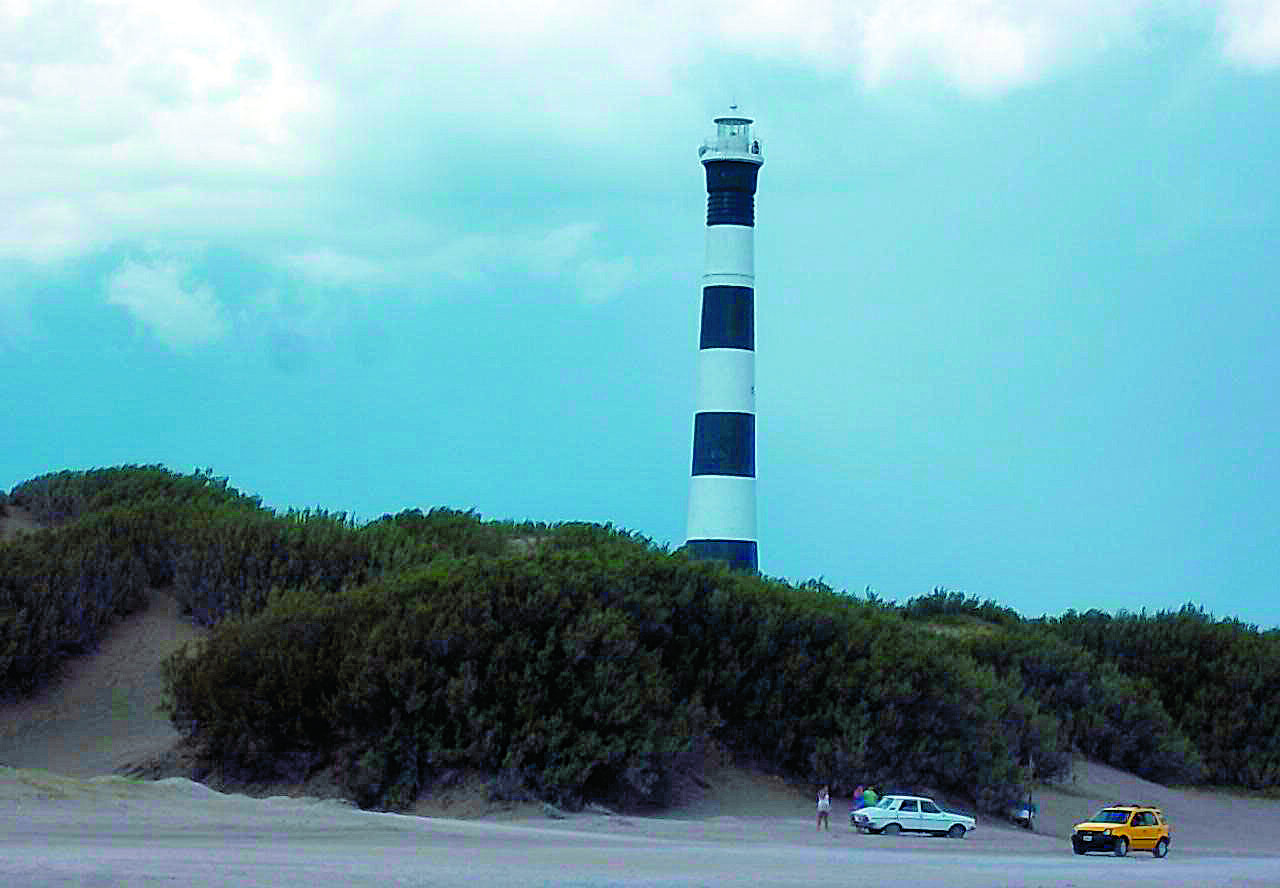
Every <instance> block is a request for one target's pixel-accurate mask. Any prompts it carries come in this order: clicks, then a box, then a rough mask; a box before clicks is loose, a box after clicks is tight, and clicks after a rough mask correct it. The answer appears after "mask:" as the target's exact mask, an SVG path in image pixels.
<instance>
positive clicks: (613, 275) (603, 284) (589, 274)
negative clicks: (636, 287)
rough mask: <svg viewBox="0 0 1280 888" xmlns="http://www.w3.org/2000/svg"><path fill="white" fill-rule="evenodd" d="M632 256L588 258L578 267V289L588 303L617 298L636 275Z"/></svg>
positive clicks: (592, 303) (598, 302)
mask: <svg viewBox="0 0 1280 888" xmlns="http://www.w3.org/2000/svg"><path fill="white" fill-rule="evenodd" d="M635 273H636V266H635V263H634V262H633V261H631V257H630V256H623V257H621V258H619V259H587V260H585V261H584V262H583V263H582V265H581V266H580V267H579V268H578V291H579V293H580V295H581V298H582V301H583V302H585V303H587V304H588V305H599V304H601V303H604V302H610V301H612V300H613V299H616V298H617V297H618V295H619V294H620V293H622V291H623V290H625V289H626V287H627V286H628V285H629V284H630V283H631V281H632V279H633V278H634V277H635Z"/></svg>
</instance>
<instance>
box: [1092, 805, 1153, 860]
mask: <svg viewBox="0 0 1280 888" xmlns="http://www.w3.org/2000/svg"><path fill="white" fill-rule="evenodd" d="M1170 839H1171V834H1170V829H1169V821H1168V820H1166V819H1165V816H1164V814H1163V813H1162V812H1161V811H1160V809H1159V808H1156V807H1155V806H1153V805H1109V806H1108V807H1106V808H1103V809H1102V810H1101V811H1099V812H1098V813H1097V814H1094V815H1093V817H1092V818H1090V819H1089V820H1086V821H1085V822H1084V823H1077V824H1076V825H1075V827H1074V828H1073V829H1072V830H1071V847H1072V849H1074V850H1075V852H1076V853H1077V854H1087V853H1089V852H1090V851H1109V852H1110V853H1112V854H1114V855H1115V856H1116V857H1124V856H1125V855H1126V854H1128V853H1129V849H1130V848H1132V849H1133V850H1134V851H1150V852H1151V853H1152V855H1153V856H1155V857H1164V856H1165V855H1166V854H1168V853H1169V842H1170Z"/></svg>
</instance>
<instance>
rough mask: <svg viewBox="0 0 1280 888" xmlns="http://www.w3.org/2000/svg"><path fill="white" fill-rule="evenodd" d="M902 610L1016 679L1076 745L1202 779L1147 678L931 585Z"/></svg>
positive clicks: (1143, 770)
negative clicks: (1127, 673) (1130, 672)
mask: <svg viewBox="0 0 1280 888" xmlns="http://www.w3.org/2000/svg"><path fill="white" fill-rule="evenodd" d="M902 612H903V613H904V614H905V615H907V616H909V617H910V618H912V619H914V620H925V621H929V625H930V626H931V628H932V629H933V630H934V631H936V632H941V633H944V634H945V635H946V636H947V637H948V638H950V639H951V640H952V642H953V643H955V644H957V645H959V646H960V647H961V649H962V650H964V651H965V652H966V653H967V654H968V655H969V656H971V657H973V658H974V659H975V660H976V661H978V662H979V663H983V664H985V665H987V666H990V667H991V668H992V669H994V670H995V672H996V673H997V674H998V675H1000V676H1002V677H1005V678H1007V679H1008V680H1010V681H1013V682H1015V683H1016V684H1017V685H1018V686H1019V687H1021V688H1022V690H1023V692H1024V693H1025V694H1027V695H1028V696H1029V697H1030V698H1032V699H1034V700H1036V701H1037V702H1038V703H1039V705H1040V706H1041V707H1043V708H1044V710H1045V711H1046V712H1048V713H1050V714H1052V715H1053V716H1054V717H1055V718H1056V719H1057V722H1058V725H1059V731H1060V734H1061V740H1062V743H1061V746H1060V748H1061V749H1062V750H1075V751H1078V752H1081V753H1084V754H1085V755H1088V756H1090V757H1092V758H1095V759H1097V760H1099V761H1102V762H1105V763H1107V764H1110V765H1114V766H1115V767H1117V768H1123V769H1124V770H1127V771H1131V772H1133V773H1135V774H1138V775H1139V776H1141V777H1145V778H1147V779H1149V780H1154V781H1157V782H1162V783H1164V782H1171V781H1181V782H1194V781H1196V780H1198V779H1199V778H1200V777H1201V776H1202V769H1203V765H1202V760H1201V755H1200V753H1199V751H1198V750H1197V748H1196V746H1195V745H1194V744H1193V743H1192V742H1191V741H1190V740H1189V739H1188V737H1187V735H1186V734H1185V733H1184V732H1183V731H1181V730H1179V729H1178V727H1176V726H1175V723H1174V719H1173V718H1171V717H1170V714H1169V712H1168V711H1166V709H1165V708H1164V707H1163V706H1162V705H1161V702H1160V697H1159V694H1158V693H1157V692H1156V690H1155V688H1154V687H1153V686H1152V683H1151V676H1148V675H1145V674H1143V673H1140V672H1139V673H1132V674H1129V675H1126V674H1124V673H1123V672H1122V671H1121V670H1120V669H1119V667H1118V666H1117V665H1116V664H1115V663H1113V662H1111V661H1110V660H1108V659H1107V658H1105V657H1100V656H1098V655H1097V654H1096V653H1094V652H1092V651H1089V650H1086V649H1085V648H1082V647H1080V646H1079V645H1074V644H1071V643H1069V642H1067V641H1065V640H1064V639H1062V638H1061V637H1058V636H1057V635H1054V634H1053V633H1051V632H1050V631H1048V630H1047V629H1046V628H1045V627H1044V626H1043V625H1041V624H1040V623H1038V622H1032V621H1025V620H1023V619H1022V618H1021V617H1019V616H1018V615H1017V614H1016V613H1015V612H1014V611H1011V610H1009V609H1007V608H1003V607H1000V606H999V605H997V604H995V603H994V602H991V601H981V602H980V601H978V599H977V598H966V597H965V596H964V595H962V594H960V593H957V592H948V591H947V590H944V589H939V590H935V591H934V593H933V594H932V595H928V596H924V597H921V598H916V599H912V600H911V601H909V602H908V603H907V604H906V605H905V606H904V607H903V608H902Z"/></svg>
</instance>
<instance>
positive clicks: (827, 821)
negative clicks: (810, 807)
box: [818, 786, 831, 832]
mask: <svg viewBox="0 0 1280 888" xmlns="http://www.w3.org/2000/svg"><path fill="white" fill-rule="evenodd" d="M824 826H825V827H826V828H827V832H831V792H830V791H829V790H828V788H827V787H825V786H824V787H822V789H820V790H818V829H822V828H823V827H824Z"/></svg>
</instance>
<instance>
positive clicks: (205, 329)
mask: <svg viewBox="0 0 1280 888" xmlns="http://www.w3.org/2000/svg"><path fill="white" fill-rule="evenodd" d="M185 277H186V270H185V269H184V268H183V266H182V265H181V264H180V263H179V262H178V261H177V260H174V259H158V260H154V261H135V260H128V261H126V262H125V263H124V264H123V265H121V266H120V268H118V269H117V270H116V271H115V273H114V274H112V275H111V277H110V279H109V280H108V282H107V302H108V303H110V304H111V305H118V306H120V307H122V308H124V309H126V310H128V312H129V313H130V314H132V315H133V316H134V317H135V318H136V319H137V320H138V321H140V322H141V323H142V324H143V325H144V326H146V327H147V328H148V329H150V330H151V332H152V333H153V334H155V336H156V338H157V339H159V340H160V341H161V342H163V343H164V344H165V345H168V346H169V347H170V348H177V349H185V348H190V347H192V346H197V345H208V344H210V343H212V342H216V341H217V340H219V339H221V338H222V337H223V336H224V335H225V334H226V333H227V330H228V324H227V321H226V319H225V312H224V311H223V308H222V306H221V305H220V304H219V302H218V300H217V298H216V297H215V296H214V294H213V289H212V288H211V287H210V286H209V285H208V284H202V283H196V282H189V281H186V280H184V278H185Z"/></svg>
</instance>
